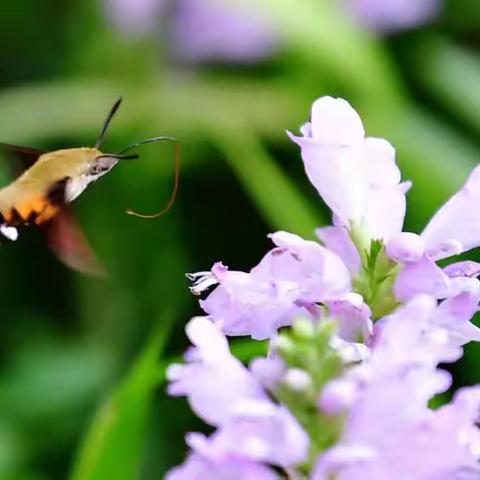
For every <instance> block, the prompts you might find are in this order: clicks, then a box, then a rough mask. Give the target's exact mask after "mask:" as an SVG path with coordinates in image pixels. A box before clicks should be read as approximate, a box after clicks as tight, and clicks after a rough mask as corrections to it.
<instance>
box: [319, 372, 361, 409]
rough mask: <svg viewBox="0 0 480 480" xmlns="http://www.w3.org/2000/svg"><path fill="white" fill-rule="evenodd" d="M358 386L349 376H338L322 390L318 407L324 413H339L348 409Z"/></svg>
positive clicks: (353, 400)
mask: <svg viewBox="0 0 480 480" xmlns="http://www.w3.org/2000/svg"><path fill="white" fill-rule="evenodd" d="M358 391H359V386H358V384H357V382H354V381H352V380H350V379H349V378H338V379H336V380H332V381H331V382H329V383H327V385H325V387H324V388H323V390H322V393H321V396H320V400H319V402H318V407H319V408H320V410H321V411H322V412H323V413H324V414H326V415H339V414H341V413H345V411H347V410H348V409H350V408H351V407H352V406H353V405H354V403H355V400H356V398H357V395H358Z"/></svg>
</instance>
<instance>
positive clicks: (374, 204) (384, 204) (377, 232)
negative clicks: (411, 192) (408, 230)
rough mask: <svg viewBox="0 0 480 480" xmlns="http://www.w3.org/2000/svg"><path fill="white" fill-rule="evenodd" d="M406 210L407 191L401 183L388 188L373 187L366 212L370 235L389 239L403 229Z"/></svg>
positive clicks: (369, 194) (375, 237)
mask: <svg viewBox="0 0 480 480" xmlns="http://www.w3.org/2000/svg"><path fill="white" fill-rule="evenodd" d="M405 211H406V199H405V193H404V192H403V190H402V188H400V185H397V186H396V187H388V188H375V187H371V188H370V190H369V193H368V208H367V213H366V219H367V225H368V227H367V228H368V232H369V234H370V236H371V237H372V238H374V239H383V240H385V241H388V239H389V238H391V237H392V236H393V235H395V234H396V233H398V232H400V231H401V230H402V226H403V220H404V218H405Z"/></svg>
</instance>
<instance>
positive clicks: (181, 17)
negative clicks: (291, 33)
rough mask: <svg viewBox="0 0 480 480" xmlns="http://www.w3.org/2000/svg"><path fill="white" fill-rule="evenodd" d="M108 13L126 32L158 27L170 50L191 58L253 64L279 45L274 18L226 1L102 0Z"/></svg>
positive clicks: (139, 33)
mask: <svg viewBox="0 0 480 480" xmlns="http://www.w3.org/2000/svg"><path fill="white" fill-rule="evenodd" d="M104 8H105V11H106V16H107V18H108V19H109V21H110V22H111V23H112V24H113V26H114V27H115V28H116V29H117V30H118V31H119V32H121V33H122V34H124V35H128V36H144V35H145V34H148V33H151V32H154V31H156V30H158V31H160V30H161V28H162V26H165V35H164V37H166V39H167V41H168V45H169V48H170V52H171V53H173V55H174V56H175V57H176V58H180V59H182V60H186V61H189V62H204V61H212V60H213V61H230V62H238V63H254V62H258V61H260V60H264V59H265V58H269V57H271V56H272V55H273V54H274V53H275V52H276V51H277V50H278V47H279V44H280V39H279V34H278V32H277V30H276V28H275V27H274V26H273V25H272V23H271V22H270V21H269V20H268V18H265V17H264V16H262V15H261V14H260V12H258V11H256V10H255V8H254V6H253V7H250V9H247V7H245V6H244V5H242V6H236V5H234V4H229V3H228V2H225V0H179V1H177V2H175V4H174V6H173V8H171V9H168V2H167V1H165V0H104Z"/></svg>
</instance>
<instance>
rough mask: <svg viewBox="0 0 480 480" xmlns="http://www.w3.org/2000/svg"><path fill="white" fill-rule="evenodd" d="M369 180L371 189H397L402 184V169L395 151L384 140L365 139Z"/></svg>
mask: <svg viewBox="0 0 480 480" xmlns="http://www.w3.org/2000/svg"><path fill="white" fill-rule="evenodd" d="M364 148H365V156H366V157H367V167H368V179H369V184H370V186H371V187H376V188H378V187H396V186H398V184H399V183H400V180H401V174H400V169H399V168H398V166H397V164H396V163H395V149H394V148H393V147H392V145H391V144H390V143H389V142H387V140H384V139H383V138H372V137H368V138H366V139H365V147H364Z"/></svg>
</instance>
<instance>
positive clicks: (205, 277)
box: [187, 272, 218, 295]
mask: <svg viewBox="0 0 480 480" xmlns="http://www.w3.org/2000/svg"><path fill="white" fill-rule="evenodd" d="M187 278H188V279H189V280H192V281H193V285H192V286H191V287H190V291H191V292H192V293H193V294H194V295H200V294H201V293H202V292H203V291H205V290H207V288H209V287H211V286H212V285H216V284H217V283H218V280H217V279H216V278H215V276H214V275H213V273H212V272H197V273H187Z"/></svg>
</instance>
